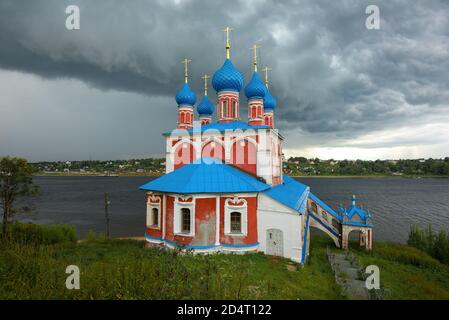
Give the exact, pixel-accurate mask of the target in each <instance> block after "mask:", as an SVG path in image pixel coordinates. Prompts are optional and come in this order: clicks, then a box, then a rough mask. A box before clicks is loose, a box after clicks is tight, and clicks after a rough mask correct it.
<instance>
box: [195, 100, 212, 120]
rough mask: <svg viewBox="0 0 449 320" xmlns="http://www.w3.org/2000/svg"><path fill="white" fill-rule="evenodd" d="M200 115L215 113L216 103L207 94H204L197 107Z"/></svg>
mask: <svg viewBox="0 0 449 320" xmlns="http://www.w3.org/2000/svg"><path fill="white" fill-rule="evenodd" d="M197 111H198V114H199V115H200V116H211V115H212V114H213V113H214V105H213V104H212V102H211V101H210V100H209V98H208V97H207V96H204V97H203V99H202V100H201V102H200V104H199V105H198V107H197Z"/></svg>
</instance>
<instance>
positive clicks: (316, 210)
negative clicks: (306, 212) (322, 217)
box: [311, 202, 318, 213]
mask: <svg viewBox="0 0 449 320" xmlns="http://www.w3.org/2000/svg"><path fill="white" fill-rule="evenodd" d="M311 207H312V212H313V213H317V212H318V207H317V205H316V203H315V202H312V205H311Z"/></svg>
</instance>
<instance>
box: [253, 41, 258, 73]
mask: <svg viewBox="0 0 449 320" xmlns="http://www.w3.org/2000/svg"><path fill="white" fill-rule="evenodd" d="M259 48H260V46H258V45H257V44H255V45H253V46H252V47H251V50H252V51H253V66H254V71H256V72H257V49H259Z"/></svg>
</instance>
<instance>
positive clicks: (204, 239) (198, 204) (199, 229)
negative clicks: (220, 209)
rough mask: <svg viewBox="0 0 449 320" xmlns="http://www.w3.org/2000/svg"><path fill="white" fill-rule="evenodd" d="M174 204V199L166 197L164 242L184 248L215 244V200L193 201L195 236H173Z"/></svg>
mask: <svg viewBox="0 0 449 320" xmlns="http://www.w3.org/2000/svg"><path fill="white" fill-rule="evenodd" d="M174 202H175V198H174V197H171V196H167V206H166V209H167V212H166V220H165V227H166V231H165V240H169V241H173V242H176V243H177V244H179V245H185V246H188V245H190V246H204V245H213V244H215V209H216V204H215V198H202V199H196V200H195V236H194V237H188V236H181V235H177V234H174V232H173V230H174V223H173V217H174Z"/></svg>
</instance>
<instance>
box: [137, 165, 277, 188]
mask: <svg viewBox="0 0 449 320" xmlns="http://www.w3.org/2000/svg"><path fill="white" fill-rule="evenodd" d="M269 188H270V186H269V185H267V184H265V183H263V182H261V181H259V180H257V179H256V178H255V177H253V176H251V175H249V174H247V173H245V172H243V171H241V170H240V169H237V168H235V167H233V166H231V165H228V164H225V163H223V162H221V160H218V159H216V158H201V159H198V160H196V161H194V162H192V163H189V164H186V165H184V166H182V167H181V168H179V169H177V170H175V171H172V172H170V173H168V174H166V175H164V176H162V177H160V178H157V179H155V180H152V181H150V182H148V183H146V184H144V185H142V186H141V187H140V189H141V190H149V191H157V192H173V193H180V194H192V193H222V192H261V191H264V190H266V189H269Z"/></svg>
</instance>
